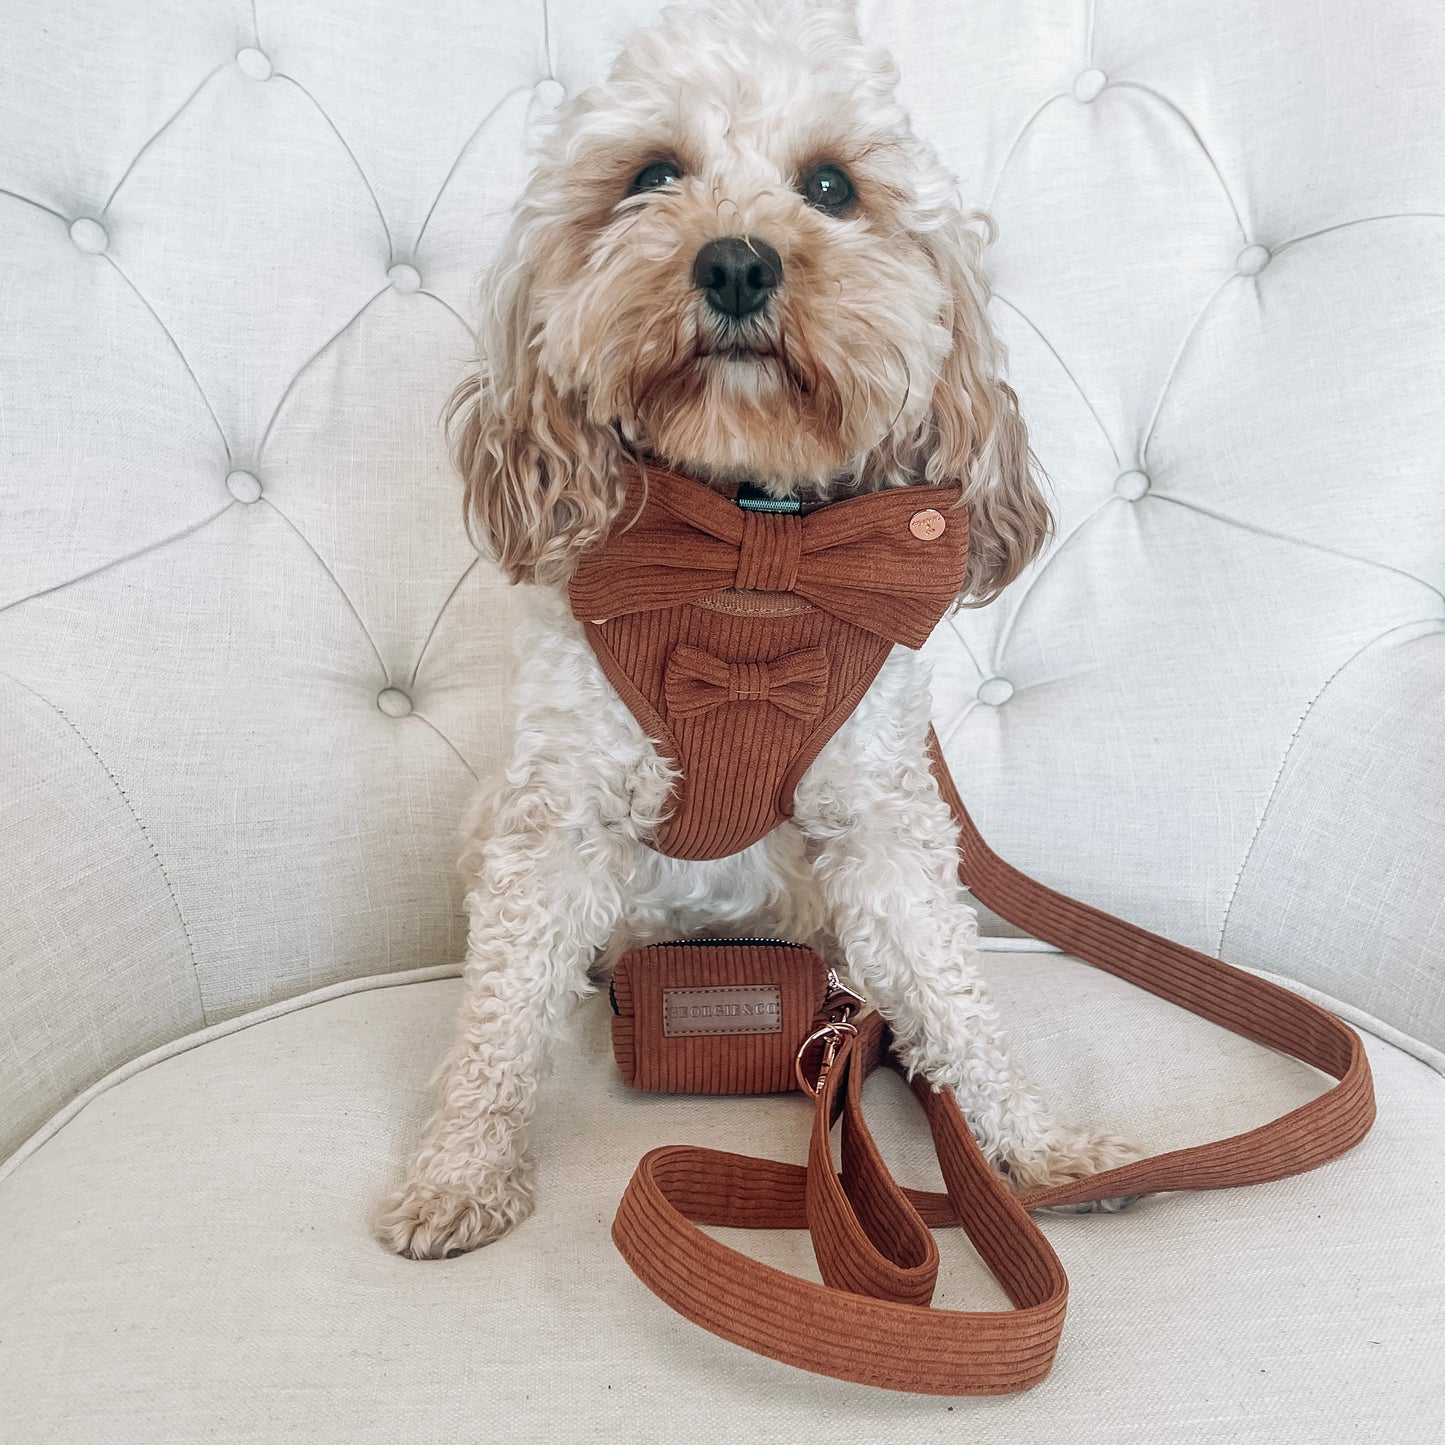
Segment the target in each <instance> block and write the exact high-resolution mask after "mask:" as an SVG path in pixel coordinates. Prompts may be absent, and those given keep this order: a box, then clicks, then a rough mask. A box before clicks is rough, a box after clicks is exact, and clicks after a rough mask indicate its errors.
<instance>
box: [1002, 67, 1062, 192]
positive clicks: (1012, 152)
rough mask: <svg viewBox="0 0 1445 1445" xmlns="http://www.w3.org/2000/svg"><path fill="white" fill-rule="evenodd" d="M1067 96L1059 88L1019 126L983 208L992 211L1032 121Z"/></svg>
mask: <svg viewBox="0 0 1445 1445" xmlns="http://www.w3.org/2000/svg"><path fill="white" fill-rule="evenodd" d="M1067 99H1068V96H1067V95H1066V94H1065V93H1064V92H1063V91H1062V90H1061V91H1058V92H1057V93H1056V94H1054V95H1051V96H1050V97H1049V98H1048V99H1047V100H1046V101H1044V102H1043V104H1042V105H1040V106H1039V107H1038V109H1037V110H1035V111H1034V113H1033V114H1032V115H1031V116H1029V118H1028V119H1027V120H1026V121H1025V122H1024V123H1023V124H1022V125H1021V126H1020V127H1019V133H1018V134H1017V135H1016V136H1015V137H1014V138H1013V144H1012V145H1011V146H1009V148H1008V150H1006V151H1005V152H1004V157H1003V162H1002V164H1001V165H1000V166H999V168H998V174H997V175H996V176H995V177H994V178H993V185H992V186H991V187H990V188H989V193H988V200H987V201H986V202H985V209H987V210H989V211H992V210H993V203H994V201H996V200H997V199H998V193H999V188H1000V187H1001V186H1002V185H1003V178H1004V172H1006V171H1007V170H1008V168H1009V163H1010V162H1011V161H1012V160H1013V158H1014V155H1015V154H1016V153H1017V151H1018V148H1019V147H1020V146H1021V145H1022V144H1023V143H1024V137H1025V136H1027V135H1028V133H1029V132H1030V131H1031V130H1032V129H1033V128H1034V122H1035V121H1036V120H1038V118H1039V117H1040V116H1041V115H1042V114H1043V113H1044V112H1045V111H1046V110H1047V109H1048V108H1049V107H1050V106H1051V105H1052V104H1053V103H1054V102H1055V101H1056V100H1067Z"/></svg>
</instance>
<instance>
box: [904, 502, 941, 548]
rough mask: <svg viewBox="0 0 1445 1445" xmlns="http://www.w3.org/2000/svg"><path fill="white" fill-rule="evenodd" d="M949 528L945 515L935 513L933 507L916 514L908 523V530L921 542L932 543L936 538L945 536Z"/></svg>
mask: <svg viewBox="0 0 1445 1445" xmlns="http://www.w3.org/2000/svg"><path fill="white" fill-rule="evenodd" d="M947 527H948V523H947V522H946V521H944V519H943V513H942V512H935V511H934V510H933V508H932V507H928V508H926V509H925V510H924V511H922V512H915V513H914V514H913V516H912V518H911V519H910V520H909V523H908V530H909V531H910V532H912V533H913V535H914V536H915V537H917V538H918V539H919V541H921V542H931V541H933V539H934V538H935V537H941V536H943V534H944V531H945V530H946V529H947Z"/></svg>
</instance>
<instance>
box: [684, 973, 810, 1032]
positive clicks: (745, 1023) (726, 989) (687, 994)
mask: <svg viewBox="0 0 1445 1445" xmlns="http://www.w3.org/2000/svg"><path fill="white" fill-rule="evenodd" d="M782 1031H783V990H782V987H781V986H780V985H778V984H776V983H750V984H725V985H720V986H718V987H717V988H665V989H663V991H662V1033H663V1037H664V1038H669V1039H685V1038H696V1037H697V1036H699V1035H701V1034H780V1033H782Z"/></svg>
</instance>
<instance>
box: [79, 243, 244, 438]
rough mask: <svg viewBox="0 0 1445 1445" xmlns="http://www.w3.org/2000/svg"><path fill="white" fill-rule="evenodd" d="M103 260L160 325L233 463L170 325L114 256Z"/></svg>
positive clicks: (223, 431) (223, 434) (222, 431)
mask: <svg viewBox="0 0 1445 1445" xmlns="http://www.w3.org/2000/svg"><path fill="white" fill-rule="evenodd" d="M105 260H106V262H107V263H108V264H109V265H110V266H111V267H112V269H113V270H114V271H115V274H116V275H117V276H119V277H120V279H121V280H122V281H124V282H125V284H126V285H127V286H129V287H130V289H131V291H132V292H133V293H134V294H135V298H136V300H137V301H139V302H140V304H141V305H142V306H144V307H145V309H146V310H147V311H149V312H150V314H151V318H152V320H154V322H155V324H156V325H157V326H159V327H160V329H161V331H162V333H163V334H164V336H165V338H166V340H167V341H169V342H170V344H171V347H172V349H173V350H174V351H175V353H176V355H177V356H178V357H179V358H180V361H181V365H182V366H184V367H185V369H186V375H187V376H189V377H190V379H191V381H192V382H193V383H194V385H195V388H196V395H197V396H199V397H200V399H201V405H202V406H204V407H205V408H206V411H207V412H208V413H209V414H210V418H211V420H212V421H213V422H214V423H215V424H216V432H217V434H218V435H219V436H220V438H221V445H222V446H223V447H225V449H226V465H227V466H232V465H234V464H235V455H234V453H233V452H232V451H231V442H230V439H229V438H228V437H227V436H226V428H225V427H223V426H222V425H221V419H220V417H218V416H217V415H216V409H215V407H213V406H212V405H211V399H210V397H208V396H207V395H206V389H205V387H203V386H202V385H201V379H200V377H198V376H197V375H196V373H195V368H194V367H192V365H191V363H190V362H189V361H188V360H187V359H186V353H185V352H184V351H182V350H181V347H180V343H179V342H178V341H177V340H176V338H175V337H174V336H173V335H172V334H171V329H170V327H169V326H167V325H166V323H165V322H164V321H162V320H161V317H160V312H158V311H157V310H156V308H155V307H154V306H152V305H151V303H150V302H149V301H147V300H146V298H145V296H144V295H143V294H142V293H141V289H140V287H139V286H137V285H136V284H135V282H134V281H132V280H131V279H130V277H129V276H128V275H127V274H126V273H125V272H124V271H122V270H121V268H120V267H119V266H118V265H117V264H116V262H115V260H114V258H113V257H111V256H106V257H105Z"/></svg>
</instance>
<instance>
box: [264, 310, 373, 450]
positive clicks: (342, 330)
mask: <svg viewBox="0 0 1445 1445" xmlns="http://www.w3.org/2000/svg"><path fill="white" fill-rule="evenodd" d="M390 290H391V283H390V282H388V283H387V284H386V285H385V286H383V287H381V289H380V290H378V291H375V292H373V293H372V294H371V295H370V296H368V297H367V298H366V300H365V301H363V302H362V303H361V306H360V307H359V308H358V309H357V311H356V312H355V314H354V315H353V316H352V317H351V318H350V319H349V320H348V321H347V322H346V323H345V325H343V326H341V327H339V328H338V329H337V330H335V331H333V332H332V333H331V335H330V336H328V337H327V338H326V340H325V341H323V342H322V343H321V345H320V346H318V347H317V348H316V350H315V351H313V352H312V353H311V355H310V356H308V357H307V358H306V360H305V361H303V362H302V363H301V365H300V366H298V367H297V368H296V371H295V373H294V375H293V376H292V377H291V380H290V381H288V382H287V383H286V388H285V390H284V391H282V393H281V397H280V399H279V400H278V401H277V403H276V406H275V408H274V409H273V410H272V412H271V420H270V421H268V422H267V423H266V430H265V431H263V432H262V433H261V440H260V441H259V442H257V443H256V462H257V464H258V465H259V463H260V461H261V456H262V453H264V452H265V450H266V443H267V442H268V441H270V440H271V432H272V431H273V430H274V428H275V426H276V423H277V421H279V420H280V417H281V412H282V409H283V408H284V407H285V405H286V403H287V402H288V401H290V399H291V393H292V392H293V391H294V390H295V389H296V383H297V382H298V381H300V380H301V378H302V377H303V376H305V374H306V373H307V372H308V371H309V370H310V369H311V368H312V367H313V366H315V365H316V363H317V362H318V361H319V360H320V359H321V358H322V357H323V356H324V355H325V354H326V353H327V352H328V351H329V350H330V349H331V348H332V347H333V346H335V345H336V343H337V342H338V341H340V340H341V338H342V337H343V336H345V335H346V333H347V332H348V331H350V330H351V328H352V327H353V326H355V325H356V323H357V322H358V321H360V320H361V318H362V317H363V316H365V315H366V313H367V311H368V310H369V309H370V308H371V306H372V304H373V303H374V302H376V301H377V300H379V299H380V298H381V297H382V296H385V295H386V293H387V292H388V291H390Z"/></svg>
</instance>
